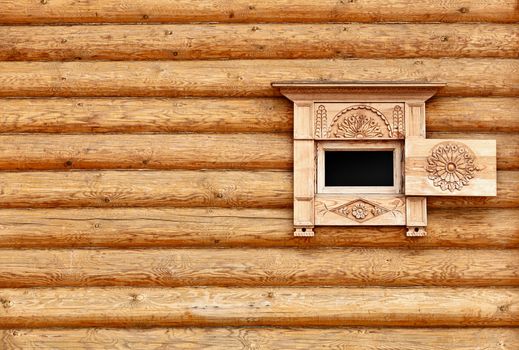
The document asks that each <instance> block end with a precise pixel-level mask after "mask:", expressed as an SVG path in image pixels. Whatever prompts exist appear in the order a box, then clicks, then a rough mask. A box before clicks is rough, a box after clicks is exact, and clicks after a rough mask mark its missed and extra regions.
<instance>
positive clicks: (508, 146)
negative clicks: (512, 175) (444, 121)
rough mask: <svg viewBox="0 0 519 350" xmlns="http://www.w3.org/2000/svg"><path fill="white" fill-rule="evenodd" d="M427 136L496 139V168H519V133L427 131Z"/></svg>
mask: <svg viewBox="0 0 519 350" xmlns="http://www.w3.org/2000/svg"><path fill="white" fill-rule="evenodd" d="M427 138H431V139H460V140H461V139H472V140H496V143H497V146H496V151H497V169H500V170H516V169H519V133H506V134H505V133H469V132H429V133H427Z"/></svg>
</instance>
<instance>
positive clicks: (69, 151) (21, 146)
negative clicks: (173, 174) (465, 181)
mask: <svg viewBox="0 0 519 350" xmlns="http://www.w3.org/2000/svg"><path fill="white" fill-rule="evenodd" d="M429 137H430V138H446V139H450V138H454V139H463V138H467V139H490V140H494V139H497V141H498V142H497V168H498V169H499V170H514V169H519V135H517V134H501V133H499V134H490V133H484V134H482V133H477V134H474V133H429ZM292 149H293V142H292V136H291V135H287V134H284V135H283V134H278V135H275V134H227V135H219V134H175V135H170V134H154V135H102V134H100V135H50V134H48V135H32V134H31V135H0V169H2V170H65V169H166V170H167V169H291V168H292V159H293V157H292Z"/></svg>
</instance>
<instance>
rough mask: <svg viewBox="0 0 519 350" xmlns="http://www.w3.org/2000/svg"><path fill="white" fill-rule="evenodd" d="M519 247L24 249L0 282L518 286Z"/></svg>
mask: <svg viewBox="0 0 519 350" xmlns="http://www.w3.org/2000/svg"><path fill="white" fill-rule="evenodd" d="M518 254H519V252H518V251H517V250H513V249H508V250H491V249H485V250H481V249H478V250H467V249H463V250H459V249H442V250H437V249H421V250H411V249H410V250H402V249H367V248H341V249H312V250H309V249H279V248H263V249H238V248H236V249H231V248H230V249H202V248H200V249H173V248H172V249H132V250H128V249H126V250H116V249H110V250H107V249H101V250H90V249H88V250H84V249H62V250H40V249H38V250H24V251H23V254H20V251H19V250H16V249H4V250H2V254H1V255H0V287H2V288H4V287H56V286H59V287H64V286H77V287H87V286H145V287H155V286H168V287H177V286H391V287H395V286H423V285H427V286H519V265H518V264H517V255H518Z"/></svg>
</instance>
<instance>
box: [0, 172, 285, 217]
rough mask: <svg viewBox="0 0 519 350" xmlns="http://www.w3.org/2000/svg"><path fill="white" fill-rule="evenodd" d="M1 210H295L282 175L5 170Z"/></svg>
mask: <svg viewBox="0 0 519 350" xmlns="http://www.w3.org/2000/svg"><path fill="white" fill-rule="evenodd" d="M0 193H2V195H1V196H0V207H3V208H6V207H39V206H44V207H56V206H57V207H59V206H65V207H69V206H71V207H78V206H79V207H85V206H94V207H98V206H101V207H113V206H115V207H117V206H140V207H146V206H152V207H153V206H155V207H157V206H187V207H189V206H195V207H197V206H205V207H290V206H291V205H292V174H291V172H281V171H255V172H252V171H226V170H221V171H204V170H192V171H180V170H179V171H88V172H83V171H71V172H24V173H15V172H3V173H2V172H0Z"/></svg>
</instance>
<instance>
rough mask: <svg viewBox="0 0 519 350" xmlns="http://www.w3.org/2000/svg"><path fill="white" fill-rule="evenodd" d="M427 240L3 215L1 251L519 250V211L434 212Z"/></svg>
mask: <svg viewBox="0 0 519 350" xmlns="http://www.w3.org/2000/svg"><path fill="white" fill-rule="evenodd" d="M428 219H429V224H428V226H427V231H428V233H429V234H428V235H427V236H426V237H420V238H416V237H406V236H405V228H404V227H347V228H346V227H318V228H316V236H315V237H313V238H311V239H306V238H300V237H297V238H295V237H293V231H294V230H293V224H292V210H291V209H226V208H207V209H206V208H110V209H107V208H101V209H96V208H82V209H58V208H55V209H39V210H36V209H2V210H0V248H67V247H112V248H124V247H215V248H216V247H306V248H311V247H330V246H341V247H378V248H383V247H397V248H398V247H400V248H413V249H421V248H440V247H459V248H489V249H492V248H493V249H499V248H519V209H471V210H465V209H463V208H459V209H443V210H442V209H432V210H429V212H428Z"/></svg>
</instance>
